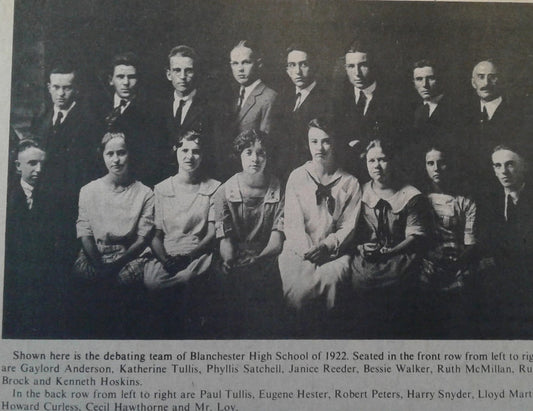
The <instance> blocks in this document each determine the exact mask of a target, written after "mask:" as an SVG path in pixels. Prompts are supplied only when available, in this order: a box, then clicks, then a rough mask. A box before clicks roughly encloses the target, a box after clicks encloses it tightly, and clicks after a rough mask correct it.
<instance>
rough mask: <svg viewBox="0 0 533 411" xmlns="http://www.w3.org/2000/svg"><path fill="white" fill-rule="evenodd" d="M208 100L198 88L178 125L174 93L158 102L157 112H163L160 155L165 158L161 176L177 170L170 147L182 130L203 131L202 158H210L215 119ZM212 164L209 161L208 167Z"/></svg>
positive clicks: (211, 167) (211, 166) (169, 174)
mask: <svg viewBox="0 0 533 411" xmlns="http://www.w3.org/2000/svg"><path fill="white" fill-rule="evenodd" d="M210 100H211V99H210V98H209V97H208V95H207V94H206V93H205V92H203V91H201V90H198V91H197V93H196V96H195V97H194V99H193V100H192V103H191V106H190V107H189V110H188V111H187V115H186V116H185V118H184V119H183V123H182V124H181V126H180V127H178V125H177V124H176V119H175V117H174V95H172V97H170V98H169V99H167V100H165V101H164V102H159V104H158V107H159V112H160V113H162V114H163V118H162V124H163V129H164V136H163V139H164V145H163V146H162V147H161V148H162V150H163V151H162V152H161V155H162V156H164V158H165V159H166V160H165V165H164V169H165V170H164V175H163V176H162V177H163V178H166V177H169V176H171V175H173V174H175V173H176V171H177V168H176V167H177V165H176V155H175V154H174V152H173V151H172V147H173V146H174V144H175V142H176V140H177V137H178V136H179V134H180V133H182V132H184V131H188V130H195V131H201V132H202V133H203V136H204V137H205V138H206V140H205V141H204V148H205V149H206V150H207V153H206V154H207V156H204V160H206V159H208V160H207V161H210V160H211V156H212V152H213V151H214V149H213V147H212V146H213V144H214V141H213V140H214V136H213V134H214V121H215V120H214V114H213V112H214V110H213V109H212V107H211V103H210ZM161 166H162V165H161ZM214 166H215V164H213V162H212V161H210V164H209V167H210V169H213V168H214Z"/></svg>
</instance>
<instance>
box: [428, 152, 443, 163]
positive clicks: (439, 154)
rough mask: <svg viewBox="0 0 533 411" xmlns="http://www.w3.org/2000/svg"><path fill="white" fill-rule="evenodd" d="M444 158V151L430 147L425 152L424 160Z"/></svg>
mask: <svg viewBox="0 0 533 411" xmlns="http://www.w3.org/2000/svg"><path fill="white" fill-rule="evenodd" d="M443 158H444V153H443V152H442V151H440V150H436V149H431V150H429V151H428V152H427V153H426V161H428V160H441V159H443Z"/></svg>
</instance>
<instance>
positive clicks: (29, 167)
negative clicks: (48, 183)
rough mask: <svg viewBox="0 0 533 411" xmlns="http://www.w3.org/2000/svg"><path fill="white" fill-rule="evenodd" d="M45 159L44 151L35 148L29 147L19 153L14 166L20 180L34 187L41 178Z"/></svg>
mask: <svg viewBox="0 0 533 411" xmlns="http://www.w3.org/2000/svg"><path fill="white" fill-rule="evenodd" d="M45 158H46V155H45V153H44V151H42V150H41V149H39V148H37V147H29V148H27V149H26V150H24V151H23V152H21V153H19V154H18V158H17V161H16V162H15V165H16V167H17V172H18V173H20V176H21V177H22V180H24V181H25V182H26V183H28V184H29V185H31V186H35V185H36V184H37V182H38V181H39V177H40V176H41V172H42V169H43V164H44V161H45Z"/></svg>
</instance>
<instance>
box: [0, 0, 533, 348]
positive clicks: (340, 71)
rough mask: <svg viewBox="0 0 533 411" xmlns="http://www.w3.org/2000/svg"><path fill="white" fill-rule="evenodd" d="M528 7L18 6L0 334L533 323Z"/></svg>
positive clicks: (253, 335)
mask: <svg viewBox="0 0 533 411" xmlns="http://www.w3.org/2000/svg"><path fill="white" fill-rule="evenodd" d="M532 21H533V6H532V5H530V4H510V3H490V4H489V3H463V2H461V3H459V2H458V3H440V2H359V1H337V2H332V1H319V0H270V1H267V0H251V1H246V0H188V1H185V0H153V1H137V0H75V1H74V0H17V1H16V2H15V14H14V27H13V56H12V74H11V76H12V77H11V78H12V81H11V109H10V113H11V115H10V125H9V130H10V132H9V164H8V166H7V167H6V168H7V178H6V180H7V186H8V189H7V201H6V233H5V271H4V272H5V274H4V288H3V289H4V297H3V321H2V338H4V339H113V340H152V339H153V340H181V339H193V340H204V339H206V340H219V339H220V340H222V339H242V340H245V339H246V340H247V339H253V340H257V339H358V340H372V339H380V340H382V339H398V340H401V339H410V340H412V339H415V340H426V339H432V340H457V339H459V340H467V339H476V340H477V339H479V340H486V339H500V340H501V339H503V340H505V339H531V338H532V337H533V275H532V274H533V268H532V267H533V265H532V263H533V261H532V258H533V180H532V178H533V173H531V167H532V166H533V164H531V161H532V158H531V155H532V154H533V151H532V149H533V145H532V137H533V96H532V93H533V80H532V77H531V73H532V72H533V25H532V24H531V22H532Z"/></svg>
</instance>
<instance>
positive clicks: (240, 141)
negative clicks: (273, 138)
mask: <svg viewBox="0 0 533 411" xmlns="http://www.w3.org/2000/svg"><path fill="white" fill-rule="evenodd" d="M256 142H258V143H261V146H262V147H263V149H264V150H265V151H266V153H267V156H268V157H270V156H271V155H272V151H271V144H270V138H269V136H268V134H267V133H265V132H264V131H261V130H256V129H251V130H245V131H243V132H242V133H240V134H239V135H238V136H237V137H235V140H233V153H234V154H235V156H236V157H237V158H238V157H239V156H240V155H241V153H242V152H243V151H244V150H246V149H247V148H248V147H251V146H253V145H254V144H255V143H256Z"/></svg>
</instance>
